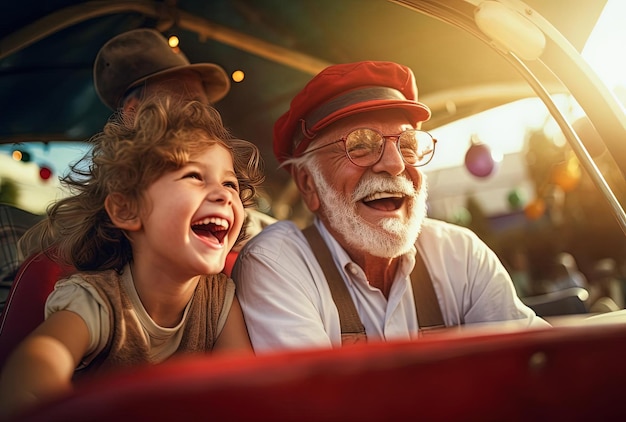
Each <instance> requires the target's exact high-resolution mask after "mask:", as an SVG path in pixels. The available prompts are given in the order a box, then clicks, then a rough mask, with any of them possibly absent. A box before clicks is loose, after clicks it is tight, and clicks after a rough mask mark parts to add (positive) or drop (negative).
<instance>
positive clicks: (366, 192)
mask: <svg viewBox="0 0 626 422" xmlns="http://www.w3.org/2000/svg"><path fill="white" fill-rule="evenodd" d="M377 192H393V193H401V194H403V195H406V196H411V197H413V196H416V195H417V190H416V189H415V186H413V183H412V182H411V181H410V180H408V179H406V178H404V177H384V176H378V175H371V176H367V177H365V178H363V179H361V181H360V182H359V184H358V185H357V187H356V188H355V189H354V192H353V193H352V201H353V202H358V201H360V200H362V199H363V198H365V197H367V196H370V195H373V194H374V193H377Z"/></svg>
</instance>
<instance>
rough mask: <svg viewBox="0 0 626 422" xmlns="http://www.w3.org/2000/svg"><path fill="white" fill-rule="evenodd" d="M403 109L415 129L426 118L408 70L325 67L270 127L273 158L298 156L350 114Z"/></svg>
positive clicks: (373, 65) (386, 65)
mask: <svg viewBox="0 0 626 422" xmlns="http://www.w3.org/2000/svg"><path fill="white" fill-rule="evenodd" d="M394 108H395V109H401V110H404V111H406V112H407V113H408V115H409V116H410V117H411V118H412V119H414V122H413V123H417V122H424V121H426V120H428V119H429V118H430V109H429V108H428V107H427V106H426V105H424V104H422V103H419V102H418V101H417V86H416V85H415V76H414V75H413V72H412V71H411V69H409V68H408V67H406V66H402V65H400V64H397V63H392V62H373V61H366V62H357V63H347V64H338V65H333V66H329V67H327V68H326V69H324V70H322V71H321V72H320V73H319V74H318V75H317V76H315V77H314V78H313V79H311V81H310V82H309V83H308V84H307V85H306V86H305V87H304V89H303V90H302V91H300V92H299V93H298V94H297V95H296V96H295V97H294V99H293V100H292V101H291V106H290V108H289V110H288V111H287V112H286V113H285V114H283V115H282V116H281V117H279V118H278V120H277V121H276V123H275V124H274V155H275V156H276V158H277V159H278V162H279V163H282V162H283V161H285V160H287V159H289V158H292V157H298V156H300V155H301V154H302V153H303V152H304V151H305V150H306V148H307V147H308V145H309V144H310V143H311V141H313V139H315V136H316V135H317V132H318V131H320V130H321V129H323V128H325V127H326V126H328V125H330V124H331V123H334V122H336V121H337V120H339V119H342V118H344V117H348V116H352V115H354V114H358V113H362V112H366V111H373V110H383V109H394Z"/></svg>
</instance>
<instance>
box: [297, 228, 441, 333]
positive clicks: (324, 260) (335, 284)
mask: <svg viewBox="0 0 626 422" xmlns="http://www.w3.org/2000/svg"><path fill="white" fill-rule="evenodd" d="M302 233H304V237H306V239H307V241H308V242H309V245H311V249H312V250H313V253H314V254H315V257H316V258H317V261H318V263H319V264H320V267H322V271H323V272H324V276H325V277H326V281H327V282H328V286H329V287H330V291H331V294H332V296H333V300H334V301H335V305H336V306H337V311H338V312H339V321H340V324H341V339H342V343H343V344H344V345H345V344H352V343H356V342H358V341H360V340H366V339H367V335H366V333H365V327H364V326H363V323H362V322H361V319H360V318H359V314H358V313H357V311H356V308H355V306H354V302H353V301H352V298H351V297H350V292H348V288H347V287H346V283H345V282H344V281H343V278H342V277H341V275H340V274H339V271H338V270H337V266H336V265H335V262H334V260H333V258H332V256H331V255H330V251H329V250H328V246H327V245H326V242H324V239H322V236H321V235H320V234H319V232H318V231H317V228H316V227H315V226H314V225H311V226H309V227H307V228H306V229H304V230H302ZM411 285H412V287H413V300H414V301H415V309H416V312H417V318H418V322H419V326H420V333H423V332H424V331H428V330H434V329H436V328H443V327H445V323H444V321H443V315H442V314H441V308H440V307H439V301H438V300H437V295H436V294H435V289H434V287H433V283H432V280H431V278H430V274H429V273H428V269H427V268H426V265H425V264H424V260H423V259H422V256H421V255H420V253H419V251H418V252H417V254H416V256H415V268H413V271H412V272H411Z"/></svg>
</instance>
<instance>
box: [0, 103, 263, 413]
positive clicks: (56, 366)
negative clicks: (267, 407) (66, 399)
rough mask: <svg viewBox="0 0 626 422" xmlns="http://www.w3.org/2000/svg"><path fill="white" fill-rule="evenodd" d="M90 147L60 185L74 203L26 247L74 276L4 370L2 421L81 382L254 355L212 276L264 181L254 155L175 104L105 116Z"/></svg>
mask: <svg viewBox="0 0 626 422" xmlns="http://www.w3.org/2000/svg"><path fill="white" fill-rule="evenodd" d="M92 141H93V150H92V152H91V153H90V154H89V155H88V156H87V157H86V158H87V159H88V160H89V161H90V162H88V161H87V165H83V164H82V162H79V163H78V164H77V165H74V166H73V168H72V173H71V174H70V175H68V176H66V177H65V178H64V182H65V184H66V185H67V186H68V187H69V188H70V189H71V192H72V196H70V197H68V198H64V199H61V200H59V201H58V202H57V203H55V204H54V205H53V206H51V207H50V209H49V210H48V218H47V219H46V220H44V221H43V222H42V224H41V225H40V226H38V227H35V228H33V229H32V230H31V232H30V233H29V234H28V235H29V236H30V237H33V236H35V237H37V244H38V245H39V248H41V249H42V250H49V251H53V252H51V253H53V254H54V258H55V259H56V260H62V261H63V262H67V263H69V264H71V265H73V266H74V267H75V268H76V269H77V270H78V273H77V274H75V275H72V276H71V277H69V278H67V279H64V280H61V281H59V282H58V283H57V284H56V286H55V290H54V291H53V292H52V293H51V295H50V296H49V298H48V301H47V302H46V320H45V322H43V323H42V324H41V325H40V326H39V327H38V328H37V329H36V330H35V331H34V332H33V333H32V334H31V335H30V336H29V337H28V338H27V339H25V340H24V342H23V343H22V344H21V345H20V346H18V347H17V349H16V350H15V351H14V352H13V354H12V356H11V357H10V358H9V360H8V361H7V364H6V365H5V369H4V373H3V374H2V378H1V381H0V404H1V407H0V409H1V410H2V412H3V413H5V414H10V413H12V412H14V411H17V410H20V409H23V408H24V407H26V406H28V405H31V404H35V403H37V402H38V401H39V400H41V399H43V398H48V397H50V396H51V395H52V394H58V393H60V392H63V391H67V390H68V389H70V388H71V385H72V380H76V379H77V378H79V377H82V376H83V375H86V374H90V375H92V374H95V373H98V372H101V371H107V370H113V369H117V368H124V367H128V366H131V365H137V364H143V363H158V362H162V361H164V360H166V359H167V358H169V357H170V356H172V355H174V354H180V353H192V352H207V351H212V352H226V351H234V350H246V351H251V346H250V340H249V338H248V334H247V331H246V327H245V323H244V320H243V316H242V313H241V308H240V306H239V303H238V301H237V299H236V297H235V296H234V283H233V282H232V280H231V279H229V278H227V277H226V276H225V275H224V274H222V273H220V272H221V271H222V269H223V267H224V262H225V259H226V255H227V253H228V252H229V250H230V249H231V248H232V247H233V246H234V245H235V244H236V243H238V242H239V241H241V240H242V239H243V237H244V233H243V231H242V226H243V224H244V219H245V214H244V207H245V206H250V205H252V202H253V199H254V197H255V195H256V188H257V187H258V185H259V184H260V183H261V182H262V180H263V178H262V170H261V166H260V155H259V152H258V150H257V148H256V147H255V146H254V145H253V144H251V143H249V142H246V141H241V140H233V139H230V135H229V133H228V131H227V130H226V129H225V128H224V127H223V125H222V120H221V118H220V116H219V114H218V112H217V111H215V110H214V109H213V108H211V107H210V106H207V105H203V104H202V103H200V102H197V101H191V102H182V101H178V100H175V99H173V98H162V99H156V98H155V99H147V100H146V101H145V102H144V103H143V104H142V105H141V106H140V107H139V108H138V109H137V110H136V111H135V112H133V115H130V116H129V115H123V114H119V115H116V116H114V117H113V118H112V120H111V121H110V122H108V123H107V124H106V125H105V127H104V130H103V132H102V133H100V134H98V135H96V136H95V137H94V138H93V139H92ZM83 162H85V161H83ZM31 240H32V239H31ZM27 243H29V244H32V242H27Z"/></svg>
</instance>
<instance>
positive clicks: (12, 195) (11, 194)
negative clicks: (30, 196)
mask: <svg viewBox="0 0 626 422" xmlns="http://www.w3.org/2000/svg"><path fill="white" fill-rule="evenodd" d="M18 197H19V189H18V187H17V183H15V181H13V180H11V179H7V178H6V177H3V178H1V179H0V203H4V204H10V205H17V198H18Z"/></svg>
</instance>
